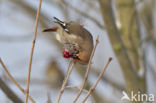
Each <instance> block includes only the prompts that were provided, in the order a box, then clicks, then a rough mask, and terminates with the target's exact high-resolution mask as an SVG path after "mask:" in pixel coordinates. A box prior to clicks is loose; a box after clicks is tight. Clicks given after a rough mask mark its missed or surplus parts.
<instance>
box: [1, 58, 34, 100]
mask: <svg viewBox="0 0 156 103" xmlns="http://www.w3.org/2000/svg"><path fill="white" fill-rule="evenodd" d="M0 64H1V65H2V68H3V70H4V71H5V73H6V74H7V75H8V77H9V79H10V80H11V81H12V82H13V83H14V84H15V85H16V86H17V87H18V88H19V90H20V91H21V92H22V93H24V94H25V91H24V89H23V88H22V87H21V86H20V85H19V84H18V83H17V82H16V80H15V79H14V78H13V76H12V75H11V74H10V72H9V71H8V69H7V68H6V66H5V65H4V63H3V61H2V60H1V58H0ZM28 97H29V99H30V100H31V101H32V103H35V101H34V99H33V98H32V97H31V96H28Z"/></svg>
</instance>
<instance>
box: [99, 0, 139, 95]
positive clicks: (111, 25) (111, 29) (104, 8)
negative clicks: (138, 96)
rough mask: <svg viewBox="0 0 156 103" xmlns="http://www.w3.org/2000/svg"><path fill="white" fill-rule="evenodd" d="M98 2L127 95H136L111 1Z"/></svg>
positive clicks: (134, 78)
mask: <svg viewBox="0 0 156 103" xmlns="http://www.w3.org/2000/svg"><path fill="white" fill-rule="evenodd" d="M98 1H99V5H100V8H101V13H102V16H103V21H104V23H105V26H106V30H107V33H108V36H109V39H110V42H111V44H112V48H113V50H114V52H115V54H116V57H117V59H118V61H119V63H120V65H121V69H122V71H123V76H124V79H125V82H126V89H127V91H128V94H130V92H131V91H134V92H135V93H137V92H138V91H139V83H138V78H137V74H136V72H135V71H134V66H133V64H132V61H131V59H130V57H129V54H128V52H127V49H126V47H125V44H124V43H123V40H122V38H121V33H120V32H119V30H118V28H117V26H116V24H115V18H114V13H113V10H112V0H98ZM134 84H135V85H134Z"/></svg>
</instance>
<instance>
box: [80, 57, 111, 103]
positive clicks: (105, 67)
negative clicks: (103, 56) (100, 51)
mask: <svg viewBox="0 0 156 103" xmlns="http://www.w3.org/2000/svg"><path fill="white" fill-rule="evenodd" d="M111 61H112V58H111V57H110V58H109V59H108V62H107V64H106V65H105V66H104V68H103V70H102V71H101V73H100V74H99V76H98V79H97V80H96V82H95V84H94V85H93V86H92V87H91V88H90V89H89V92H88V94H87V95H86V96H85V98H84V100H83V101H82V103H85V101H86V100H87V99H88V97H89V96H90V95H91V93H92V92H93V91H94V90H95V88H96V86H97V84H98V83H99V81H100V79H101V77H102V75H103V73H104V72H105V71H106V69H107V67H108V65H109V63H110V62H111Z"/></svg>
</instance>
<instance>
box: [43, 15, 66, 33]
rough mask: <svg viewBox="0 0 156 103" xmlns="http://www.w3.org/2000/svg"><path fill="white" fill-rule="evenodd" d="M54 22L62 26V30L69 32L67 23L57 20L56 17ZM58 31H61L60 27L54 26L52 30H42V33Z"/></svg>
mask: <svg viewBox="0 0 156 103" xmlns="http://www.w3.org/2000/svg"><path fill="white" fill-rule="evenodd" d="M54 20H55V21H54V22H55V23H56V24H58V25H60V27H61V28H62V29H64V30H65V31H66V32H69V30H68V29H67V27H68V23H66V22H64V21H61V20H59V19H58V18H56V17H54ZM58 29H59V27H58V26H54V27H52V28H48V29H44V30H42V32H56V31H57V30H58Z"/></svg>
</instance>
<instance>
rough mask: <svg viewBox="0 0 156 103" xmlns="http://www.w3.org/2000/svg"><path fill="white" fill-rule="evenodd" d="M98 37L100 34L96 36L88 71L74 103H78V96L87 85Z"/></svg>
mask: <svg viewBox="0 0 156 103" xmlns="http://www.w3.org/2000/svg"><path fill="white" fill-rule="evenodd" d="M98 39H99V36H98V37H97V38H96V44H95V46H94V48H93V51H92V54H91V56H90V60H89V63H88V67H87V71H86V74H85V77H84V81H83V84H82V87H81V88H80V91H79V93H78V95H77V96H76V98H75V99H74V101H73V103H76V101H77V100H78V98H79V97H80V95H81V93H82V91H83V88H84V87H85V84H86V81H87V79H88V74H89V71H90V68H91V63H92V59H93V56H94V53H95V50H96V47H97V44H98V43H99V40H98Z"/></svg>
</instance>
